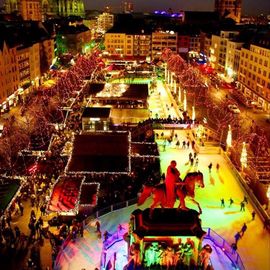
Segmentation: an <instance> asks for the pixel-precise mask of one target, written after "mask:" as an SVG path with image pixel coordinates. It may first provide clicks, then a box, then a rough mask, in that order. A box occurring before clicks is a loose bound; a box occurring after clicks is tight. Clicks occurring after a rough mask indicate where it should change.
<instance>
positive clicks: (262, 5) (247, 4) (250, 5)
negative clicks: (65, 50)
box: [0, 0, 270, 15]
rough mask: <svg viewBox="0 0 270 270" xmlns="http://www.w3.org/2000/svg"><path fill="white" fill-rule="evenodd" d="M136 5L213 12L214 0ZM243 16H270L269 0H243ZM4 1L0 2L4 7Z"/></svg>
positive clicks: (105, 0) (95, 3) (96, 2)
mask: <svg viewBox="0 0 270 270" xmlns="http://www.w3.org/2000/svg"><path fill="white" fill-rule="evenodd" d="M127 1H131V2H133V3H134V9H135V11H153V10H159V9H160V10H167V9H168V8H172V9H173V10H174V11H177V10H202V11H203V10H209V11H211V10H213V8H214V0H127ZM242 1H243V4H242V14H248V15H253V14H260V13H264V14H270V1H269V0H242ZM3 2H4V0H0V6H2V4H3ZM84 2H85V8H86V9H100V10H102V9H103V8H104V6H106V5H110V6H112V8H113V11H119V10H120V8H119V7H120V3H121V2H122V0H84Z"/></svg>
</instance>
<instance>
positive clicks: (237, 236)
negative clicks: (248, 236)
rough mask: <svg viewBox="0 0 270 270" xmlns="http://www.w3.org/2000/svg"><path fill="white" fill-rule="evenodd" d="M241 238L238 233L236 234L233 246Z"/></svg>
mask: <svg viewBox="0 0 270 270" xmlns="http://www.w3.org/2000/svg"><path fill="white" fill-rule="evenodd" d="M240 238H241V234H240V232H237V233H236V234H235V236H234V239H235V244H237V242H238V241H239V239H240Z"/></svg>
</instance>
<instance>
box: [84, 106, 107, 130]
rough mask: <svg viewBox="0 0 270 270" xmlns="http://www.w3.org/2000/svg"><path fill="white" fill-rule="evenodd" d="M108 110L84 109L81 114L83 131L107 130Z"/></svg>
mask: <svg viewBox="0 0 270 270" xmlns="http://www.w3.org/2000/svg"><path fill="white" fill-rule="evenodd" d="M110 111H111V109H110V108H107V107H104V108H100V107H86V108H85V109H84V110H83V114H82V129H83V130H90V131H96V130H105V131H106V130H109V126H110Z"/></svg>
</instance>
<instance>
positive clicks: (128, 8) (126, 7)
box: [123, 1, 133, 13]
mask: <svg viewBox="0 0 270 270" xmlns="http://www.w3.org/2000/svg"><path fill="white" fill-rule="evenodd" d="M123 12H124V13H132V12H133V3H132V2H128V1H124V2H123Z"/></svg>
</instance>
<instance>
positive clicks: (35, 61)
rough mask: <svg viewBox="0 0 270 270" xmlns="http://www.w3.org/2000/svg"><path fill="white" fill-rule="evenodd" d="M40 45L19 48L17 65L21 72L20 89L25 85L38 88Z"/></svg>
mask: <svg viewBox="0 0 270 270" xmlns="http://www.w3.org/2000/svg"><path fill="white" fill-rule="evenodd" d="M39 46H40V44H39V43H35V44H33V45H30V46H20V47H17V53H16V58H17V63H18V71H19V87H24V86H25V85H30V84H31V85H36V86H38V80H39V78H40V48H39Z"/></svg>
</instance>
